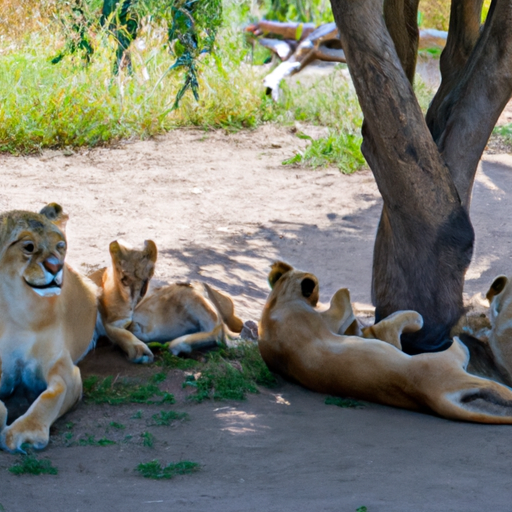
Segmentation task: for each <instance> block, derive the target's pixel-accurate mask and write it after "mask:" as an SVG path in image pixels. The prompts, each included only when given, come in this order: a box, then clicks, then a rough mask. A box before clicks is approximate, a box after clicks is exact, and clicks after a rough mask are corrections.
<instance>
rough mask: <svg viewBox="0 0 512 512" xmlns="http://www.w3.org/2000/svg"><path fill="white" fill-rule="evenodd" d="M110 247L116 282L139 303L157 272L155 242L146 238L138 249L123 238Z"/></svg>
mask: <svg viewBox="0 0 512 512" xmlns="http://www.w3.org/2000/svg"><path fill="white" fill-rule="evenodd" d="M109 249H110V256H111V258H112V268H113V271H114V278H115V280H116V282H117V283H118V284H119V286H120V287H121V288H122V289H123V290H124V292H125V293H126V294H129V296H130V298H131V300H132V302H133V303H134V304H137V303H138V302H139V301H140V300H141V299H142V298H143V297H144V295H146V292H147V291H148V285H149V281H150V279H151V278H152V277H153V274H154V273H155V263H156V259H157V255H158V251H157V248H156V244H155V242H153V241H152V240H145V241H144V248H143V249H142V250H138V249H133V248H132V247H131V246H130V245H128V244H127V243H126V242H124V241H122V240H115V241H114V242H111V243H110V247H109Z"/></svg>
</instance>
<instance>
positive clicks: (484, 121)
mask: <svg viewBox="0 0 512 512" xmlns="http://www.w3.org/2000/svg"><path fill="white" fill-rule="evenodd" d="M511 95H512V2H511V1H510V0H493V2H492V4H491V9H490V11H489V15H488V17H487V21H486V23H485V26H484V29H483V31H482V35H481V36H480V38H479V40H478V42H477V43H476V45H475V47H474V49H473V51H472V53H471V55H470V57H469V59H468V60H467V62H466V65H465V66H464V69H463V71H462V73H461V75H460V79H459V81H458V83H457V84H456V85H455V86H454V87H453V88H452V90H451V91H450V93H449V94H448V95H447V96H446V98H445V99H444V100H443V102H442V104H441V106H440V108H439V113H438V116H437V117H438V122H439V120H445V121H444V124H440V127H442V132H441V134H440V135H439V138H438V140H437V144H438V146H439V151H440V152H441V155H442V157H443V159H444V161H445V162H446V165H447V166H448V168H449V169H450V172H451V175H452V177H453V181H454V183H455V186H456V187H457V190H458V192H459V195H460V198H461V201H462V204H463V205H464V206H465V207H466V208H468V209H469V203H470V198H471V190H472V188H473V180H474V177H475V173H476V169H477V166H478V162H479V160H480V158H481V155H482V152H483V150H484V149H485V145H486V144H487V141H488V139H489V136H490V135H491V133H492V130H493V128H494V126H495V125H496V122H497V120H498V117H499V115H500V114H501V112H502V111H503V109H504V108H505V105H506V104H507V102H508V101H509V99H510V97H511Z"/></svg>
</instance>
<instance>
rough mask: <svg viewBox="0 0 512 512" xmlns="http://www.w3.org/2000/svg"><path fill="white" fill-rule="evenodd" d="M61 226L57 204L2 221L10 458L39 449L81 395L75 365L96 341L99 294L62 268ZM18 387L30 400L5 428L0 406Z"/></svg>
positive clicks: (2, 330) (0, 428)
mask: <svg viewBox="0 0 512 512" xmlns="http://www.w3.org/2000/svg"><path fill="white" fill-rule="evenodd" d="M66 220H67V215H65V214H64V213H63V211H62V208H61V207H60V206H59V205H58V204H55V203H52V204H49V205H47V206H45V207H44V208H43V209H42V210H41V212H40V213H31V212H26V211H11V212H7V213H4V214H2V215H0V364H1V366H0V432H1V433H0V446H1V447H2V448H3V449H6V450H8V451H17V450H18V451H22V445H23V444H24V443H28V444H29V445H31V446H33V447H34V448H44V447H45V446H46V445H47V444H48V439H49V430H50V425H51V424H52V423H53V422H54V421H55V420H56V419H57V418H58V417H59V416H61V415H62V414H64V413H65V412H66V411H67V410H68V409H69V408H70V407H72V406H73V405H74V404H75V403H76V402H77V400H78V399H79V398H80V395H81V392H82V380H81V378H80V371H79V369H78V368H77V367H76V366H75V364H74V363H76V362H77V361H78V360H79V359H80V358H81V357H83V356H84V355H85V354H86V352H87V351H88V348H89V347H90V346H91V343H93V341H94V339H93V336H94V326H95V323H96V314H97V307H96V287H95V286H94V285H93V284H92V283H91V282H88V280H86V279H84V278H82V277H81V276H80V275H79V274H78V273H76V272H75V271H74V270H73V269H71V268H70V267H69V266H68V265H67V264H65V263H64V258H65V256H66V238H65V235H64V227H65V223H66ZM20 388H24V391H25V392H26V393H27V394H28V395H30V397H31V399H32V400H35V401H33V403H32V405H31V406H30V408H29V409H28V411H27V412H26V413H25V414H24V415H22V416H20V417H19V418H18V419H16V421H14V422H13V423H12V424H11V425H9V426H6V424H7V408H6V407H5V404H4V403H3V401H6V400H7V399H8V398H9V397H10V396H11V395H12V394H13V393H14V392H16V391H18V390H19V389H20Z"/></svg>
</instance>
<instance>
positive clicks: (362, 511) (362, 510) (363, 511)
mask: <svg viewBox="0 0 512 512" xmlns="http://www.w3.org/2000/svg"><path fill="white" fill-rule="evenodd" d="M356 512H368V507H365V506H362V507H358V508H356Z"/></svg>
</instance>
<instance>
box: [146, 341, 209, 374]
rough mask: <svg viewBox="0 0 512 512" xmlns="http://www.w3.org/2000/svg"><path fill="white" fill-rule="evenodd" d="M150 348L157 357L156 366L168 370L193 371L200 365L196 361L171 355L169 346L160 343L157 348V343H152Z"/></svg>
mask: <svg viewBox="0 0 512 512" xmlns="http://www.w3.org/2000/svg"><path fill="white" fill-rule="evenodd" d="M150 348H151V350H153V352H154V355H155V363H154V364H155V365H156V366H161V367H163V368H164V369H166V370H175V369H176V370H191V369H192V368H196V367H197V366H198V365H199V364H200V363H199V362H198V361H196V360H195V359H190V358H184V357H177V356H175V355H173V354H171V353H170V352H169V350H168V348H167V346H166V345H162V344H160V343H158V347H156V346H155V343H151V344H150Z"/></svg>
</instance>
